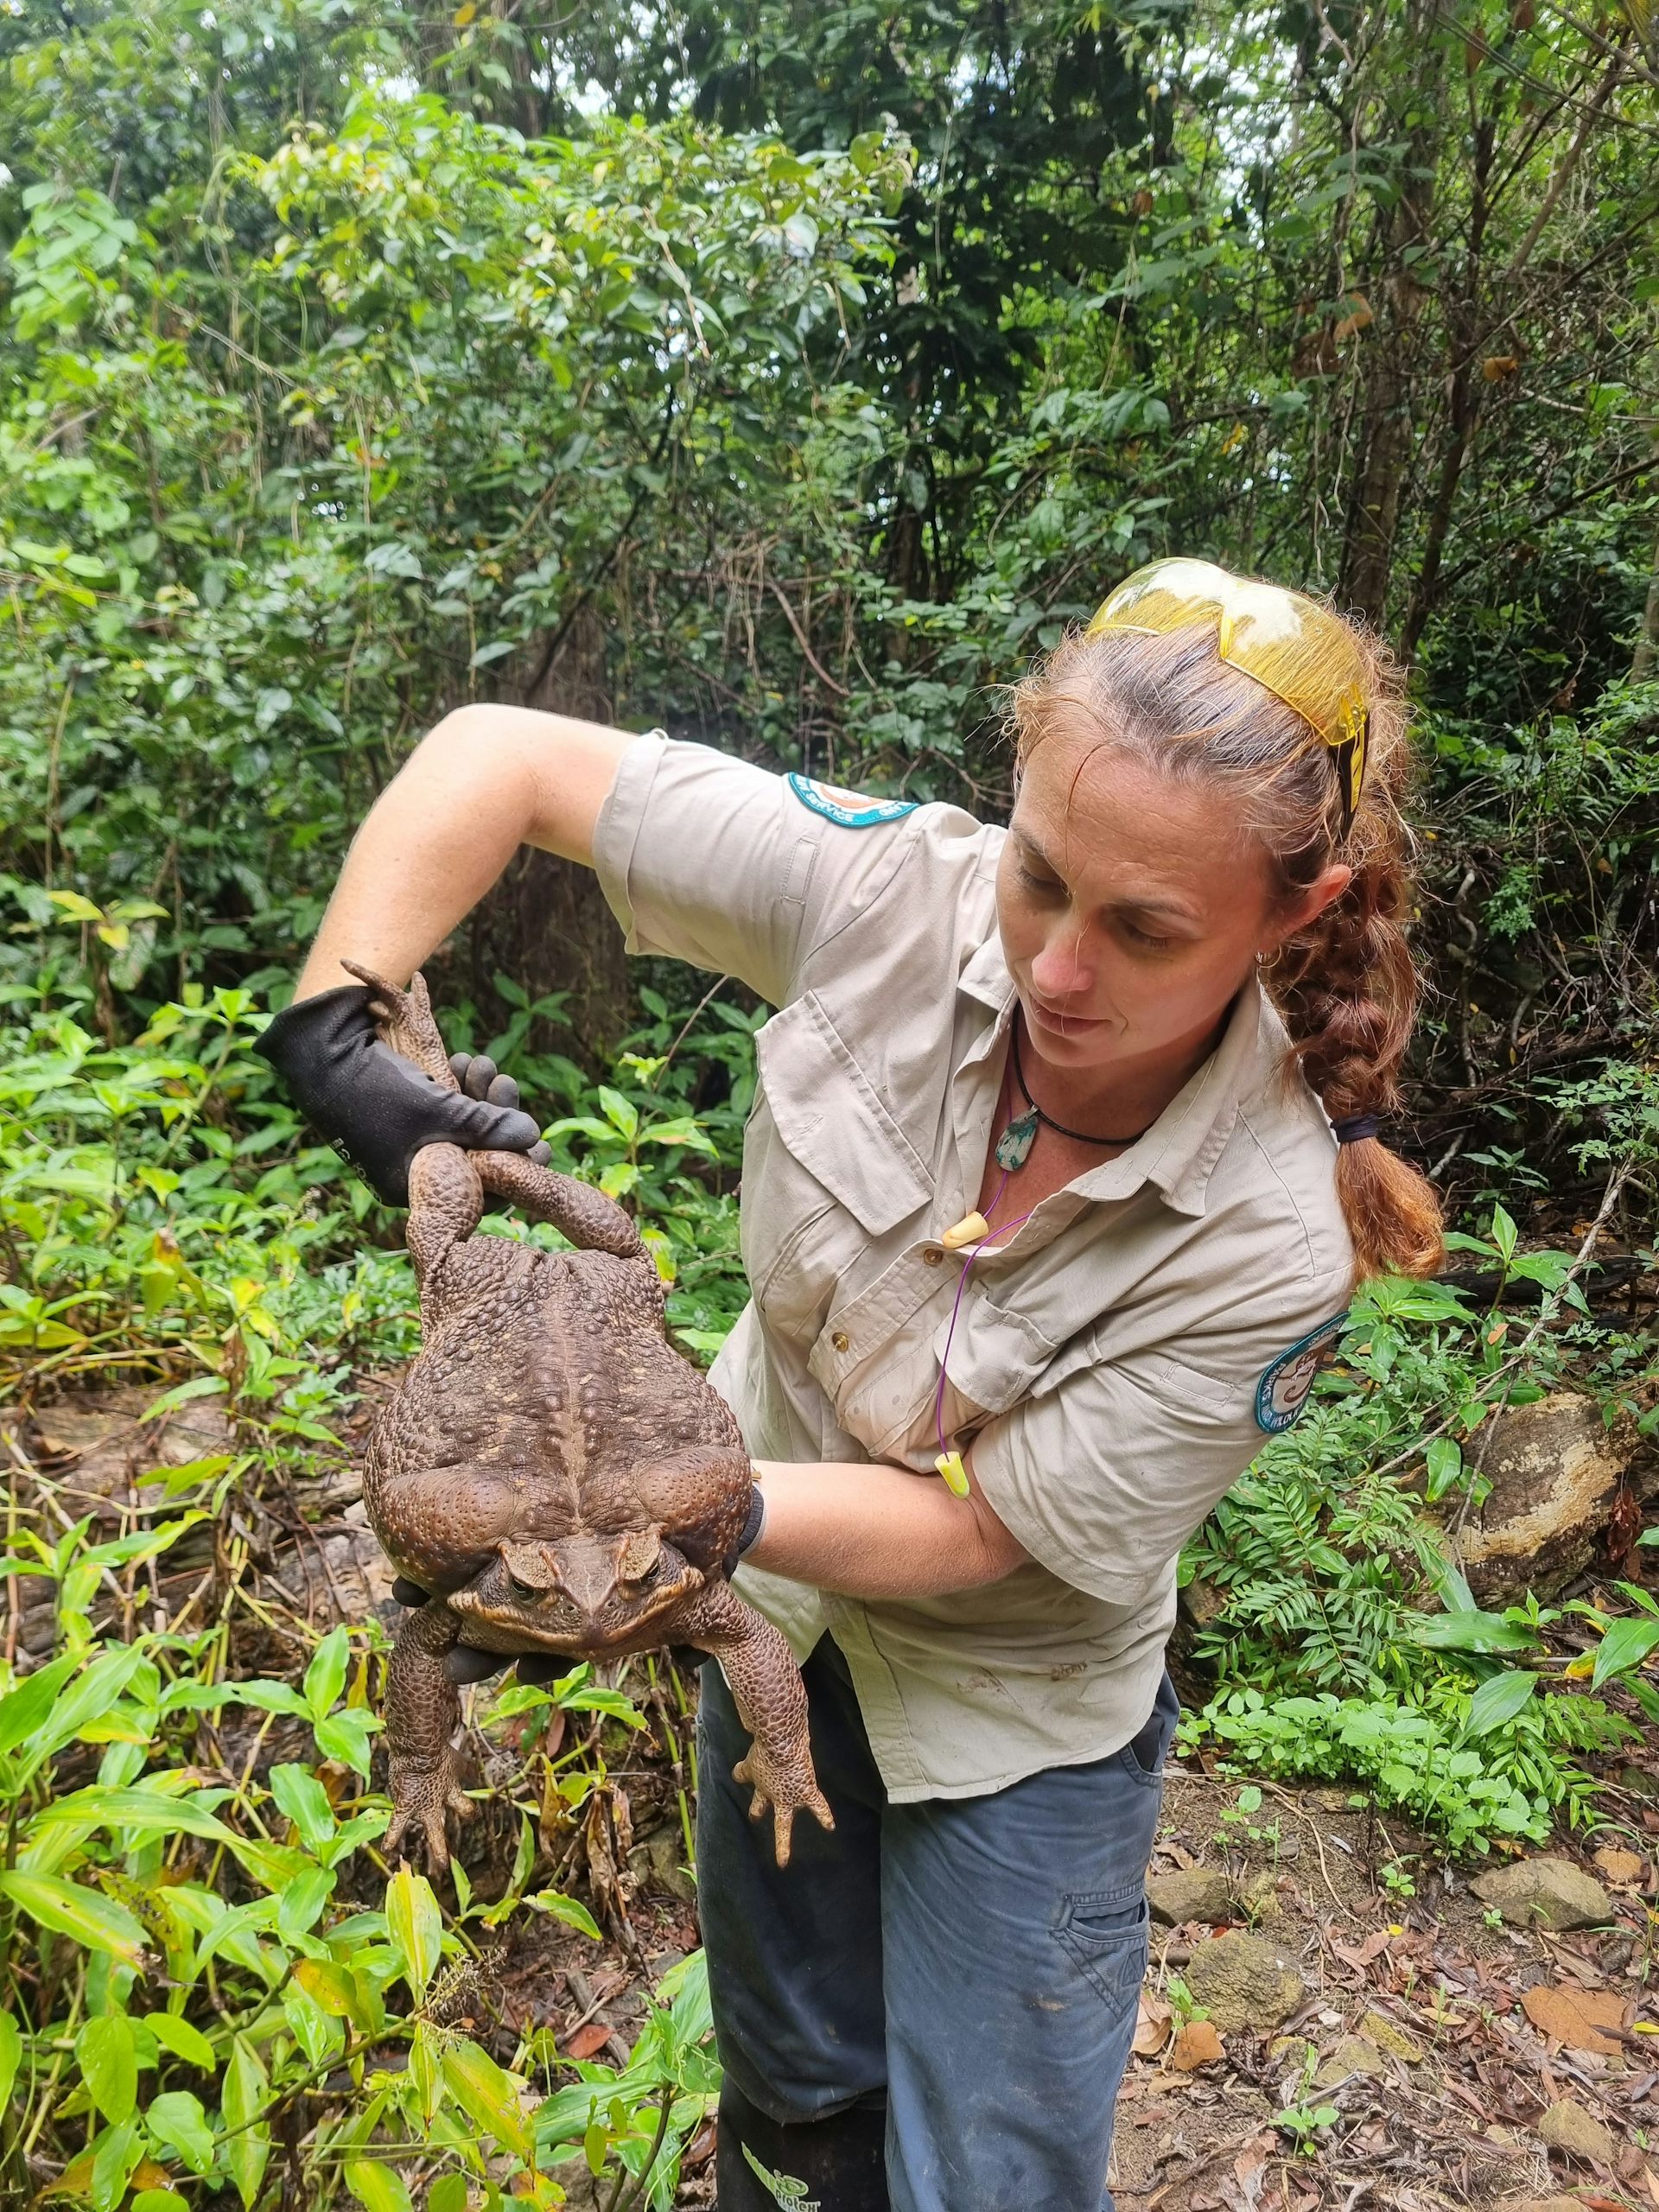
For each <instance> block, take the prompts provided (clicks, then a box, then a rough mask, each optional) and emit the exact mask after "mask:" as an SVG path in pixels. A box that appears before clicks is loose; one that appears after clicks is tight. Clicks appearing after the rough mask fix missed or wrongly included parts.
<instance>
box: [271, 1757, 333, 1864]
mask: <svg viewBox="0 0 1659 2212" xmlns="http://www.w3.org/2000/svg"><path fill="white" fill-rule="evenodd" d="M270 1794H271V1796H273V1797H274V1798H275V1799H276V1800H277V1804H278V1805H279V1806H280V1807H281V1808H282V1810H283V1812H284V1813H285V1814H286V1815H288V1817H289V1820H290V1821H292V1822H293V1823H294V1826H295V1827H296V1830H297V1831H298V1834H299V1838H300V1840H301V1842H302V1844H303V1845H304V1846H305V1847H306V1849H307V1850H308V1851H322V1850H324V1849H325V1848H326V1847H327V1846H328V1845H329V1844H331V1843H332V1842H333V1841H334V1828H335V1821H334V1807H333V1806H332V1805H331V1804H330V1803H329V1802H328V1792H327V1790H326V1789H324V1788H323V1786H322V1784H321V1783H320V1782H319V1781H318V1779H317V1777H316V1776H315V1774H313V1773H312V1771H311V1770H310V1768H309V1767H308V1766H289V1765H283V1766H274V1767H272V1769H271V1770H270Z"/></svg>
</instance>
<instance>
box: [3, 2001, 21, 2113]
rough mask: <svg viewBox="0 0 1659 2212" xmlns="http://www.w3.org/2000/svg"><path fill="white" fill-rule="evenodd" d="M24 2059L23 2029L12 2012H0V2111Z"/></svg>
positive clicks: (4, 2104) (4, 2105)
mask: <svg viewBox="0 0 1659 2212" xmlns="http://www.w3.org/2000/svg"><path fill="white" fill-rule="evenodd" d="M22 2061H23V2037H22V2030H21V2029H20V2028H19V2027H18V2025H17V2023H16V2020H14V2019H13V2018H12V2017H11V2014H10V2012H0V2112H3V2111H4V2110H5V2107H6V2100H7V2099H8V2098H9V2097H10V2094H11V2085H12V2083H13V2082H15V2081H16V2079H17V2069H18V2068H19V2067H20V2066H21V2065H22Z"/></svg>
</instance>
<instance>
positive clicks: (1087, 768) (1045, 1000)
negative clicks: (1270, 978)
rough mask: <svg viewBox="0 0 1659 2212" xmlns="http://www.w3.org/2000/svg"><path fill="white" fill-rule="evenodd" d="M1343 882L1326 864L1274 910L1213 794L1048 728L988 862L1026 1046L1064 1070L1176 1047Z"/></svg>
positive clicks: (1207, 1029)
mask: <svg viewBox="0 0 1659 2212" xmlns="http://www.w3.org/2000/svg"><path fill="white" fill-rule="evenodd" d="M1347 880H1348V871H1347V870H1346V869H1345V868H1331V869H1327V870H1326V872H1325V876H1323V877H1321V879H1320V880H1319V884H1318V885H1317V886H1316V887H1315V888H1314V890H1313V892H1311V893H1309V894H1308V897H1307V899H1306V900H1304V901H1303V902H1302V903H1301V904H1300V906H1297V907H1296V908H1295V909H1294V912H1290V913H1288V914H1287V912H1286V911H1285V910H1284V909H1283V908H1282V907H1281V906H1274V902H1273V900H1272V899H1271V896H1270V887H1269V881H1268V862H1267V858H1266V855H1264V854H1263V853H1262V849H1261V848H1260V847H1259V845H1257V844H1256V843H1255V842H1254V841H1253V840H1246V839H1244V838H1243V837H1241V836H1239V835H1238V834H1237V831H1236V828H1235V826H1234V823H1233V821H1232V820H1231V819H1230V810H1229V807H1228V803H1227V801H1226V799H1225V798H1224V796H1223V795H1221V794H1220V793H1218V792H1217V791H1215V790H1214V789H1213V788H1206V787H1205V786H1204V785H1198V786H1196V787H1195V786H1192V785H1180V784H1178V783H1176V782H1175V781H1173V779H1171V778H1169V777H1166V776H1164V775H1162V774H1160V773H1159V772H1157V771H1156V770H1154V769H1151V768H1147V767H1146V766H1142V765H1141V763H1139V762H1137V761H1135V760H1132V759H1130V758H1129V757H1128V756H1127V755H1126V754H1123V753H1118V752H1116V751H1114V750H1111V749H1109V748H1108V747H1105V746H1103V745H1101V744H1100V743H1099V741H1098V740H1097V738H1096V737H1095V736H1094V735H1093V734H1091V733H1085V732H1079V733H1078V734H1075V735H1073V734H1068V733H1067V732H1066V731H1065V728H1064V727H1062V728H1058V729H1056V730H1054V731H1053V732H1052V734H1051V735H1049V736H1048V737H1046V738H1045V739H1044V741H1042V742H1041V743H1040V744H1039V745H1037V746H1035V747H1033V750H1032V752H1031V753H1030V754H1029V755H1028V757H1027V761H1026V764H1025V767H1024V770H1023V772H1022V774H1021V777H1020V791H1019V798H1018V799H1017V801H1016V803H1015V806H1014V820H1013V823H1012V825H1011V828H1010V831H1009V835H1008V838H1007V843H1006V845H1005V846H1004V848H1003V852H1002V858H1001V865H1000V867H999V868H998V872H997V886H996V898H997V918H998V922H999V925H1000V926H1001V935H1002V949H1003V953H1004V956H1005V957H1006V958H1007V963H1008V967H1009V969H1010V971H1011V972H1012V974H1013V976H1014V983H1015V986H1016V987H1017V988H1018V991H1019V994H1020V1004H1021V1005H1022V1007H1024V1009H1025V1014H1026V1018H1027V1023H1028V1024H1029V1028H1030V1034H1031V1039H1032V1042H1033V1045H1034V1046H1035V1047H1036V1049H1037V1051H1038V1052H1039V1054H1040V1056H1041V1057H1042V1058H1044V1059H1045V1060H1047V1061H1049V1062H1050V1063H1052V1065H1054V1066H1056V1067H1063V1068H1069V1069H1072V1070H1074V1071H1077V1073H1078V1074H1085V1073H1087V1072H1089V1071H1094V1070H1105V1069H1107V1068H1109V1067H1113V1066H1118V1065H1122V1064H1123V1063H1125V1062H1129V1061H1143V1062H1147V1063H1149V1064H1151V1065H1157V1064H1158V1063H1160V1061H1162V1060H1163V1059H1165V1058H1167V1059H1169V1060H1171V1061H1178V1060H1179V1059H1180V1058H1183V1057H1184V1056H1185V1055H1187V1054H1190V1053H1191V1052H1193V1051H1194V1050H1196V1049H1198V1047H1199V1046H1201V1045H1203V1044H1204V1042H1205V1040H1206V1039H1208V1038H1209V1036H1210V1035H1211V1033H1212V1032H1213V1031H1214V1029H1215V1027H1216V1026H1217V1023H1218V1022H1219V1021H1220V1020H1221V1019H1222V1016H1223V1015H1224V1013H1225V1011H1226V1009H1227V1007H1228V1004H1229V1002H1230V1001H1231V1000H1232V998H1233V997H1234V996H1235V995H1236V993H1237V991H1238V988H1239V986H1240V985H1241V984H1242V983H1243V981H1244V979H1245V977H1246V976H1248V975H1249V973H1250V970H1251V969H1252V967H1253V966H1254V964H1255V958H1256V956H1257V954H1258V953H1267V952H1271V951H1273V950H1275V949H1276V947H1277V946H1278V944H1280V942H1281V940H1282V939H1283V938H1285V937H1287V936H1288V935H1289V934H1290V932H1291V931H1293V930H1294V929H1296V928H1299V927H1300V926H1301V925H1302V924H1303V923H1304V922H1305V921H1306V920H1309V919H1311V918H1312V917H1313V914H1315V913H1317V912H1319V909H1320V908H1321V907H1322V906H1325V904H1327V903H1328V901H1329V900H1330V899H1332V898H1334V897H1336V896H1337V895H1338V893H1339V892H1340V891H1341V889H1342V888H1343V887H1344V884H1345V883H1346V882H1347ZM1310 902H1311V903H1310Z"/></svg>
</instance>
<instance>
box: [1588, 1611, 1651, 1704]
mask: <svg viewBox="0 0 1659 2212" xmlns="http://www.w3.org/2000/svg"><path fill="white" fill-rule="evenodd" d="M1654 1650H1659V1621H1656V1620H1653V1619H1646V1620H1622V1621H1615V1622H1614V1623H1613V1624H1612V1626H1611V1628H1610V1629H1609V1630H1608V1631H1607V1633H1606V1635H1605V1636H1604V1637H1602V1639H1601V1642H1600V1643H1599V1644H1598V1645H1597V1646H1596V1669H1595V1672H1594V1674H1592V1675H1591V1677H1590V1687H1591V1688H1592V1689H1599V1688H1600V1687H1601V1685H1602V1684H1603V1683H1604V1682H1605V1681H1608V1680H1609V1678H1610V1677H1611V1676H1612V1675H1623V1674H1624V1673H1626V1672H1628V1671H1629V1670H1630V1669H1631V1668H1634V1667H1639V1666H1640V1665H1641V1664H1642V1662H1643V1660H1644V1659H1645V1658H1646V1657H1647V1656H1648V1654H1649V1652H1650V1651H1654Z"/></svg>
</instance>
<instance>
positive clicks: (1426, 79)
mask: <svg viewBox="0 0 1659 2212" xmlns="http://www.w3.org/2000/svg"><path fill="white" fill-rule="evenodd" d="M1407 35H1408V39H1409V41H1410V44H1411V50H1412V53H1413V55H1414V70H1413V86H1412V97H1413V99H1414V105H1416V108H1417V114H1416V117H1415V118H1414V121H1413V123H1412V124H1411V126H1410V128H1409V129H1408V131H1407V133H1406V144H1405V152H1404V156H1403V160H1402V168H1401V174H1400V191H1399V194H1398V196H1397V197H1396V198H1395V200H1394V202H1393V204H1392V206H1391V207H1389V209H1388V210H1387V213H1386V214H1385V216H1384V218H1383V252H1382V256H1381V261H1382V267H1381V270H1380V271H1379V273H1380V275H1381V277H1382V279H1383V283H1382V285H1381V287H1380V289H1381V291H1382V294H1383V298H1384V299H1385V300H1386V301H1387V302H1388V309H1389V312H1388V314H1387V315H1386V316H1385V317H1384V318H1383V319H1382V320H1381V326H1380V327H1376V338H1375V340H1374V341H1370V372H1369V375H1368V376H1367V378H1366V392H1365V405H1364V413H1363V445H1362V448H1361V452H1360V458H1359V466H1358V468H1357V472H1356V474H1355V477H1354V481H1353V488H1352V490H1351V493H1350V496H1349V502H1348V517H1347V524H1346V528H1345V532H1344V541H1343V549H1342V566H1341V569H1340V571H1339V574H1338V584H1337V589H1338V596H1339V597H1340V598H1341V600H1342V601H1343V602H1344V605H1345V606H1346V607H1348V608H1349V609H1350V610H1351V612H1352V613H1355V614H1357V615H1358V616H1359V617H1360V619H1361V620H1363V621H1365V622H1368V623H1370V625H1371V626H1372V627H1373V628H1374V629H1381V628H1382V626H1383V617H1384V615H1385V613H1386V612H1387V608H1388V599H1389V575H1390V573H1391V570H1392V567H1393V562H1394V541H1395V531H1396V530H1397V529H1398V526H1399V521H1400V502H1401V498H1402V493H1403V492H1404V490H1405V484H1406V472H1407V467H1408V462H1409V460H1410V456H1411V444H1412V430H1413V425H1412V369H1413V365H1414V363H1413V354H1414V350H1415V340H1416V334H1417V327H1418V325H1419V324H1420V323H1421V321H1422V316H1423V309H1424V308H1425V307H1426V306H1427V302H1428V297H1429V295H1428V292H1427V289H1426V288H1425V286H1424V285H1423V284H1422V283H1421V281H1420V279H1419V277H1418V276H1417V273H1416V270H1415V268H1414V265H1413V264H1414V260H1415V259H1416V257H1417V253H1416V252H1414V251H1413V250H1414V249H1416V250H1417V251H1420V252H1423V253H1427V251H1430V250H1431V249H1432V245H1433V240H1432V238H1431V236H1430V222H1431V219H1432V217H1433V209H1434V184H1435V170H1436V166H1437V163H1438V161H1439V157H1440V61H1441V44H1442V40H1443V37H1444V34H1443V32H1441V31H1440V29H1439V28H1438V27H1437V25H1436V22H1435V10H1434V9H1433V5H1432V4H1430V0H1412V4H1411V6H1410V8H1409V10H1408V24H1407ZM1367 342H1368V341H1366V340H1361V343H1362V344H1366V343H1367Z"/></svg>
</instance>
